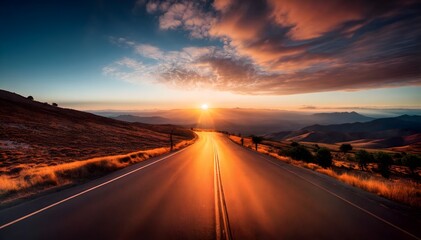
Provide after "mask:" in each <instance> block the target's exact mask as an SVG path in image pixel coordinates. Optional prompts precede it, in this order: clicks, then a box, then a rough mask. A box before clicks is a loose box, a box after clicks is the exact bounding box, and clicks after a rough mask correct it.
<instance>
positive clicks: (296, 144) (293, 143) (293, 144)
mask: <svg viewBox="0 0 421 240" xmlns="http://www.w3.org/2000/svg"><path fill="white" fill-rule="evenodd" d="M299 145H300V144H299V143H297V142H292V143H291V147H298V146H299Z"/></svg>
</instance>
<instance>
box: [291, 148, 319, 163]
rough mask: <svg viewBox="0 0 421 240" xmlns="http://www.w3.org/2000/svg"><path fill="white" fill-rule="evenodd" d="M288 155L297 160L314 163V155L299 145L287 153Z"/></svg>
mask: <svg viewBox="0 0 421 240" xmlns="http://www.w3.org/2000/svg"><path fill="white" fill-rule="evenodd" d="M286 155H287V156H289V157H291V158H292V159H295V160H302V161H305V162H312V161H313V155H312V154H311V152H310V151H309V150H307V148H305V147H304V146H301V145H298V146H296V147H292V148H291V149H289V150H288V151H286Z"/></svg>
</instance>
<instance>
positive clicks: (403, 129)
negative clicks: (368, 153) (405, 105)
mask: <svg viewBox="0 0 421 240" xmlns="http://www.w3.org/2000/svg"><path fill="white" fill-rule="evenodd" d="M420 133H421V116H409V115H402V116H399V117H394V118H381V119H376V120H372V121H369V122H363V123H362V122H356V123H346V124H333V125H312V126H308V127H304V128H302V129H300V130H298V131H283V132H277V133H273V134H269V135H267V136H266V137H268V138H271V139H275V140H289V141H302V142H316V143H345V142H347V143H352V144H354V145H356V146H360V147H370V148H393V147H405V146H406V147H410V148H411V149H414V148H415V150H417V148H418V147H419V146H420V143H421V138H420V136H421V134H420Z"/></svg>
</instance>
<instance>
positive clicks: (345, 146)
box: [339, 143, 352, 154]
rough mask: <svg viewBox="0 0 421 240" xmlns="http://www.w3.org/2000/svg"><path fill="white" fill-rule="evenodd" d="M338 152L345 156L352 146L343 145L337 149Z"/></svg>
mask: <svg viewBox="0 0 421 240" xmlns="http://www.w3.org/2000/svg"><path fill="white" fill-rule="evenodd" d="M339 150H341V152H343V153H345V154H346V153H347V152H349V151H351V150H352V146H351V144H348V143H344V144H342V145H341V146H340V147H339Z"/></svg>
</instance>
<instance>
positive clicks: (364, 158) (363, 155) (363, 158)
mask: <svg viewBox="0 0 421 240" xmlns="http://www.w3.org/2000/svg"><path fill="white" fill-rule="evenodd" d="M355 160H357V161H358V165H359V166H360V168H361V170H364V169H365V168H367V163H369V162H372V161H373V155H371V154H370V153H369V152H367V151H366V150H358V151H357V152H356V153H355Z"/></svg>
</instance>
